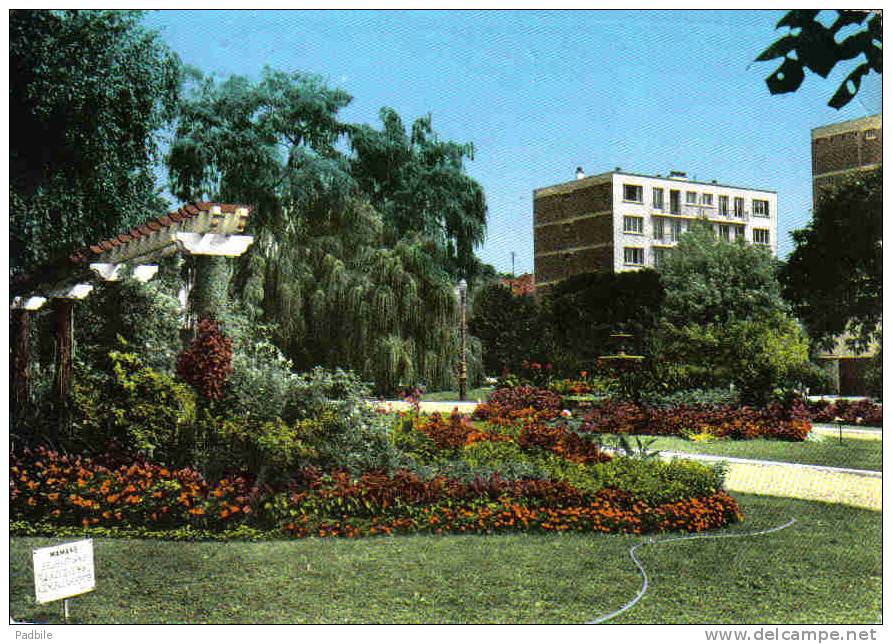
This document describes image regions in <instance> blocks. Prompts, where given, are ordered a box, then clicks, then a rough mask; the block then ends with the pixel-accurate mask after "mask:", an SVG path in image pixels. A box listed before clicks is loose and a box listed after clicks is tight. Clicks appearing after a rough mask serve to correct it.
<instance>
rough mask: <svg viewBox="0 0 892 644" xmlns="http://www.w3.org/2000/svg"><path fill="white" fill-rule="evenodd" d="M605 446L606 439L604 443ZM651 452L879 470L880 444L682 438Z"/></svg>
mask: <svg viewBox="0 0 892 644" xmlns="http://www.w3.org/2000/svg"><path fill="white" fill-rule="evenodd" d="M607 442H608V443H609V439H608V441H607ZM651 449H658V450H661V451H666V452H685V453H689V454H716V455H719V456H732V457H736V458H754V459H759V460H763V461H784V462H787V463H805V464H809V465H827V466H830V467H850V468H853V469H857V470H875V471H881V470H882V469H883V441H881V440H874V439H860V438H848V437H846V438H843V440H842V443H841V444H840V442H839V441H838V439H836V438H832V437H830V436H816V437H812V438H809V440H806V441H802V442H788V441H773V440H764V439H753V440H738V441H735V440H717V441H712V442H708V443H704V442H694V441H689V440H685V439H683V438H674V437H660V438H657V439H656V440H655V441H654V443H653V444H652V445H651Z"/></svg>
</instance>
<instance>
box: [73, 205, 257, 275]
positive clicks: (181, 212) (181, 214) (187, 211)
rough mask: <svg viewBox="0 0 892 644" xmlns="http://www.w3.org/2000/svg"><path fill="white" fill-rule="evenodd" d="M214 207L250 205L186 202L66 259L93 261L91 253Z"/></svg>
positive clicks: (223, 209)
mask: <svg viewBox="0 0 892 644" xmlns="http://www.w3.org/2000/svg"><path fill="white" fill-rule="evenodd" d="M214 207H219V208H220V212H221V213H234V212H236V210H238V209H239V208H246V209H247V210H248V211H250V210H251V206H246V205H241V204H231V203H216V202H212V201H198V202H195V203H188V204H185V205H183V206H182V207H180V208H179V209H177V210H173V211H171V212H169V213H167V214H166V215H161V216H160V217H158V218H157V219H150V220H149V221H147V222H145V223H144V224H140V225H139V226H137V227H136V228H133V229H131V230H130V231H128V232H125V233H121V234H119V235H116V236H115V237H111V238H109V239H104V240H101V241H98V242H96V243H95V244H90V245H89V246H87V247H86V248H81V249H79V250H76V251H74V252H73V253H71V255H69V257H68V259H69V260H70V261H71V262H73V263H75V264H80V263H84V262H88V261H93V260H95V259H96V258H95V257H92V256H91V253H92V254H93V255H101V254H102V253H104V252H105V251H109V250H112V249H113V248H115V247H117V246H120V245H121V244H126V243H127V242H130V241H133V240H136V239H139V238H140V237H142V236H143V235H151V234H152V233H155V232H158V231H159V230H162V229H164V228H168V227H170V226H173V225H174V224H177V223H179V222H182V221H185V220H187V219H191V218H193V217H196V216H198V215H200V214H201V213H203V212H209V211H210V210H212V209H213V208H214Z"/></svg>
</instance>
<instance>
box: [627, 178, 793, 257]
mask: <svg viewBox="0 0 892 644" xmlns="http://www.w3.org/2000/svg"><path fill="white" fill-rule="evenodd" d="M612 181H613V213H614V216H613V234H614V240H615V243H614V252H613V269H614V270H615V271H624V270H634V269H636V268H641V267H643V266H651V267H656V266H659V263H660V260H661V259H662V258H663V257H664V256H665V254H666V253H667V252H671V250H670V249H671V248H672V247H673V246H675V244H676V242H677V241H678V237H679V235H681V234H682V233H683V232H685V231H687V230H688V229H689V228H690V226H691V222H692V221H694V220H696V219H704V220H706V221H708V222H709V223H710V224H711V225H712V228H713V231H714V232H715V234H716V235H717V236H719V237H721V238H722V239H725V240H728V241H732V240H735V239H741V238H742V239H744V240H746V241H747V242H750V243H752V244H762V245H765V246H768V247H769V248H771V253H772V254H773V255H775V256H776V255H777V193H776V192H774V191H771V190H756V189H752V188H740V187H736V186H726V185H722V184H719V183H715V182H710V183H701V182H697V181H691V180H689V179H688V178H687V176H685V175H684V174H683V173H680V172H671V173H670V175H669V177H668V178H664V177H660V176H659V175H658V176H655V177H652V176H647V175H639V174H629V173H621V172H614V173H612Z"/></svg>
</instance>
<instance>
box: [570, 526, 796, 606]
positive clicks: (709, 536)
mask: <svg viewBox="0 0 892 644" xmlns="http://www.w3.org/2000/svg"><path fill="white" fill-rule="evenodd" d="M794 523H796V519H795V518H793V519H790V520H789V521H787V522H786V523H785V524H783V525H779V526H776V527H774V528H768V529H767V530H758V531H756V532H740V533H736V534H691V535H687V536H684V537H672V538H669V539H660V540H659V541H656V540H654V539H653V538H652V537H651V538H650V539H648V540H647V541H641V542H639V543H636V544H635V545H634V546H632V547H631V548H630V549H629V556H630V557H631V558H632V561H633V562H634V563H635V565H636V566H637V567H638V572H639V573H640V575H641V580H642V584H641V590H639V591H638V594H637V595H635V597H634V599H632V601H630V602H628V603H626V604H625V605H624V606H623V607H622V608H619V609H618V610H615V611H613V612H612V613H607V614H606V615H602V616H600V617H597V618H595V619H593V620H592V621H590V622H586V624H601V623H603V622H606V621H607V620H610V619H613V618H614V617H616V616H617V615H621V614H622V613H625V612H626V611H627V610H629V609H630V608H632V606H634V605H635V604H637V603H638V600H640V599H641V598H642V597H644V593H646V592H647V572H646V571H645V570H644V566H642V565H641V561H639V560H638V557H636V556H635V551H636V550H638V548H639V547H640V546H648V545H652V544H660V543H669V542H671V541H688V540H690V539H736V538H739V537H755V536H757V535H760V534H770V533H772V532H779V531H780V530H783V529H784V528H789V527H790V526H791V525H793V524H794Z"/></svg>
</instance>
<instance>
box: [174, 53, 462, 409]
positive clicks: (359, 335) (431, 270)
mask: <svg viewBox="0 0 892 644" xmlns="http://www.w3.org/2000/svg"><path fill="white" fill-rule="evenodd" d="M350 100H351V98H350V96H349V95H348V94H346V93H345V92H343V91H341V90H338V89H332V88H329V87H327V86H325V84H324V83H322V82H321V81H320V80H319V79H318V78H317V77H314V76H308V75H304V74H299V73H294V74H285V73H282V72H276V71H272V70H269V69H267V70H265V71H264V73H263V76H262V78H261V79H260V80H259V81H258V82H251V81H249V80H247V79H245V78H241V77H232V78H229V79H227V80H225V81H223V82H217V81H214V80H213V79H204V80H201V81H200V82H198V83H196V84H195V85H194V86H193V87H192V90H191V91H190V93H189V94H188V95H187V97H186V99H185V101H184V103H183V106H182V110H181V114H180V120H179V123H178V126H177V130H176V138H175V140H174V143H173V145H172V147H171V152H170V155H169V157H168V167H169V173H170V177H171V183H172V185H173V186H174V190H175V192H176V194H177V196H179V197H180V198H181V199H184V200H192V199H200V198H208V199H213V200H221V201H235V202H241V203H251V204H252V205H253V206H254V210H253V211H252V216H251V219H250V220H249V227H250V228H249V230H250V231H251V232H252V233H253V234H254V235H255V243H254V245H253V247H252V249H251V251H250V252H249V253H248V255H247V256H246V257H244V258H243V259H242V260H241V262H240V263H239V264H238V267H237V269H236V272H235V275H234V279H233V280H232V292H233V294H234V295H235V296H236V297H237V298H238V299H239V300H241V301H242V302H243V303H244V304H245V305H246V307H247V309H248V311H249V312H250V313H251V314H252V315H254V316H255V317H256V319H258V320H261V321H263V322H266V323H270V324H272V325H273V327H274V329H275V339H276V342H277V344H278V345H279V346H280V347H281V348H282V349H283V350H284V351H285V352H286V354H287V355H288V356H289V357H290V358H291V359H293V360H294V363H295V366H296V367H298V368H302V369H307V368H310V367H313V366H316V365H326V366H332V367H333V366H339V367H346V368H352V369H355V370H357V371H359V372H361V373H362V374H363V375H364V376H365V377H368V378H370V379H374V380H375V382H376V385H377V387H378V390H379V392H384V391H388V390H392V389H394V388H396V387H397V386H398V385H399V384H406V385H409V384H414V383H416V382H420V381H424V382H426V383H428V384H429V385H430V386H434V387H449V386H451V385H452V380H453V366H454V363H455V357H456V356H457V350H456V347H457V333H456V330H457V323H456V321H457V318H456V316H457V309H456V304H455V297H454V294H453V291H452V282H451V279H450V276H449V272H448V270H447V269H446V268H445V267H444V266H443V263H442V261H441V260H442V258H441V257H440V255H439V254H438V250H439V247H438V245H437V241H436V240H434V239H432V238H430V237H429V236H426V235H425V234H423V233H422V232H418V231H408V232H406V233H405V234H401V235H399V236H395V237H392V236H388V235H387V234H386V232H385V229H386V223H385V221H384V218H383V217H382V214H381V213H380V212H379V211H378V210H377V209H376V208H375V207H374V204H373V203H372V199H371V198H370V197H369V196H367V195H365V194H364V192H363V190H362V188H361V186H360V185H359V183H358V182H357V181H356V180H355V179H354V176H353V175H352V174H351V170H352V165H351V163H350V159H349V158H348V157H347V156H346V155H345V154H343V153H342V152H341V151H340V148H339V143H340V142H342V141H343V139H342V137H343V136H344V135H345V134H347V133H348V130H349V128H348V127H347V126H346V125H345V124H344V123H343V122H342V121H341V120H340V118H339V115H338V112H339V110H340V109H342V108H343V107H345V106H346V105H347V104H348V103H349V102H350ZM475 355H476V354H475Z"/></svg>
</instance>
